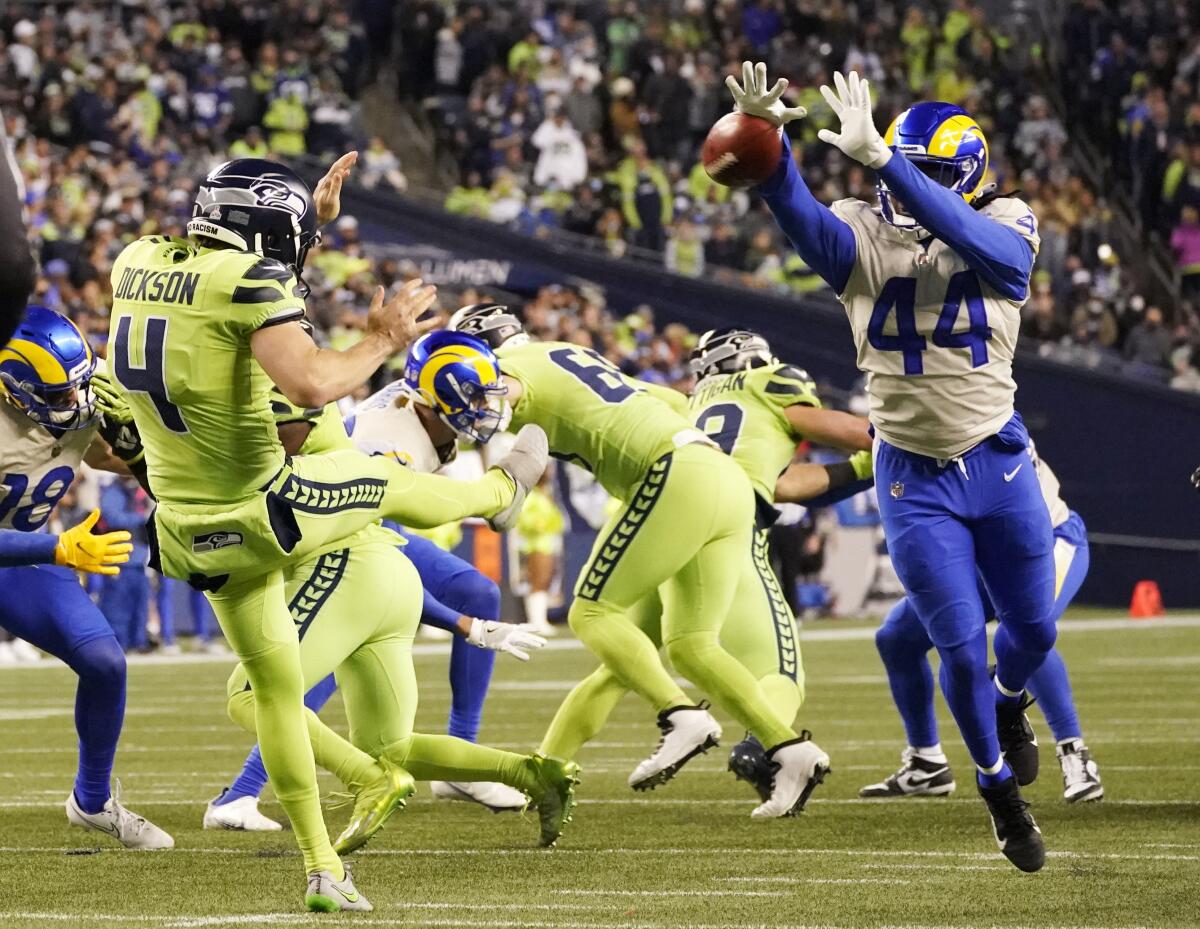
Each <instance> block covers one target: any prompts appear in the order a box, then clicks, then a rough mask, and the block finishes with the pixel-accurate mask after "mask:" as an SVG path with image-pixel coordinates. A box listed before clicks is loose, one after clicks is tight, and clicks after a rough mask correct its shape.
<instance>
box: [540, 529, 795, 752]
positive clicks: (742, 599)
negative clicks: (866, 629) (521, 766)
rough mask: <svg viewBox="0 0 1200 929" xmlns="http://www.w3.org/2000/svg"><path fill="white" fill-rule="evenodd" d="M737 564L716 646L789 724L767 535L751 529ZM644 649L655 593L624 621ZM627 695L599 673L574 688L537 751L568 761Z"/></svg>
mask: <svg viewBox="0 0 1200 929" xmlns="http://www.w3.org/2000/svg"><path fill="white" fill-rule="evenodd" d="M746 554H747V557H744V558H743V559H742V570H741V574H740V576H739V578H738V583H737V593H736V594H735V596H734V602H733V606H732V609H731V610H730V615H729V617H728V619H727V620H726V622H725V625H724V626H723V627H722V628H721V644H722V645H723V646H725V648H726V649H727V650H728V651H729V653H730V654H731V655H732V656H733V657H734V658H736V659H737V660H738V661H740V662H741V663H742V664H743V665H745V666H746V668H747V669H748V670H749V671H750V673H751V674H753V675H754V676H755V677H756V678H757V680H758V683H759V686H760V687H761V688H762V690H763V693H764V694H765V695H766V698H767V701H768V703H769V704H770V705H771V708H772V709H773V710H774V711H775V713H776V714H777V715H778V716H779V718H780V719H782V720H784V721H785V722H787V723H792V722H793V721H794V720H795V718H796V714H797V713H798V712H799V711H800V707H801V705H802V704H803V702H804V665H803V662H802V660H801V656H800V642H799V637H798V635H797V630H796V621H795V619H794V617H793V616H792V612H791V610H790V609H789V608H788V605H787V601H786V600H784V598H783V591H782V590H781V589H780V587H779V581H778V580H777V579H776V577H775V572H774V571H772V570H771V565H770V561H769V560H768V558H767V531H766V530H765V529H756V530H755V533H754V542H753V545H752V548H751V551H749V552H747V553H746ZM627 616H628V617H629V619H630V621H631V622H633V623H634V624H635V625H637V627H638V628H639V629H641V630H642V631H643V632H645V633H646V635H647V636H648V637H649V638H650V640H651V641H652V642H654V643H655V644H659V643H661V642H662V631H661V621H662V601H661V599H660V598H659V596H658V594H657V592H656V593H654V594H651V595H650V596H647V597H645V598H643V599H642V600H641V601H639V602H638V603H637V604H636V605H635V606H634V607H633V608H632V610H630V612H629V613H628V614H627ZM627 693H629V688H627V687H626V686H625V685H624V684H622V683H621V681H620V679H619V678H618V677H617V676H616V675H615V674H614V673H613V672H612V670H611V669H609V668H608V667H607V666H605V665H601V666H600V667H599V668H597V669H596V670H595V671H593V672H592V673H591V674H590V675H588V676H587V677H586V678H584V679H583V681H581V682H580V683H579V684H577V685H576V686H575V687H574V689H572V691H571V692H570V693H569V694H568V695H567V697H566V699H565V700H563V702H562V704H561V705H560V706H559V708H558V712H557V713H555V715H554V719H553V721H552V722H551V723H550V728H549V729H548V730H547V731H546V736H545V738H544V739H543V740H542V745H541V748H540V749H539V751H540V752H541V753H542V754H543V755H547V756H549V757H551V758H558V759H560V760H562V761H571V760H573V759H574V758H575V757H576V756H577V755H578V753H579V749H580V748H581V747H582V746H583V745H584V744H585V743H587V742H588V741H589V740H591V739H593V738H595V736H596V735H597V734H598V733H599V732H600V730H601V729H602V728H603V726H604V724H605V722H606V721H607V720H608V717H609V716H610V715H611V714H612V711H613V710H614V709H615V708H616V706H617V704H618V703H619V702H620V700H621V698H622V697H623V696H625V694H627Z"/></svg>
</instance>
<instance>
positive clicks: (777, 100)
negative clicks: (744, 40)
mask: <svg viewBox="0 0 1200 929" xmlns="http://www.w3.org/2000/svg"><path fill="white" fill-rule="evenodd" d="M725 86H726V87H728V88H729V92H730V93H731V94H732V95H733V105H734V109H736V110H738V111H740V112H742V113H745V114H747V115H748V116H757V117H759V118H760V119H765V120H766V121H767V122H769V123H770V124H771V125H773V126H782V125H784V124H786V123H790V122H791V121H792V120H793V119H803V118H804V117H805V116H807V115H808V110H806V109H805V108H804V107H802V106H785V105H784V102H783V100H782V97H783V93H784V91H785V90H787V89H788V82H787V78H783V77H781V78H780V79H779V80H777V81H776V82H775V85H774V86H773V87H772V88H771V89H770V90H767V66H766V64H764V63H763V62H761V61H760V62H759V63H758V64H751V63H750V62H749V61H743V62H742V83H741V84H739V83H738V81H737V78H736V77H734V76H733V75H732V74H731V75H729V76H728V77H727V78H725Z"/></svg>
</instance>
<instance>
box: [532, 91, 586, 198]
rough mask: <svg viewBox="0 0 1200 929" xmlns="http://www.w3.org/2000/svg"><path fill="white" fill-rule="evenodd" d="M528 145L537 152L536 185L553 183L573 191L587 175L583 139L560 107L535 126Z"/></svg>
mask: <svg viewBox="0 0 1200 929" xmlns="http://www.w3.org/2000/svg"><path fill="white" fill-rule="evenodd" d="M530 144H532V145H533V147H534V148H536V149H537V150H538V152H539V154H538V159H537V166H536V167H535V168H534V170H533V182H534V183H535V184H537V185H538V186H539V187H546V186H548V185H550V184H555V185H557V186H558V187H559V188H560V189H562V190H574V189H575V188H576V187H577V186H579V185H580V184H582V183H583V181H584V179H585V178H586V177H587V152H586V151H585V150H584V147H583V139H582V138H580V136H579V133H578V132H577V131H576V129H575V127H574V126H572V125H571V122H570V120H568V119H567V115H566V113H565V112H564V111H563V110H561V109H560V110H558V111H557V112H555V113H553V114H552V115H551V116H550V117H549V118H548V119H546V121H545V122H543V123H542V124H541V125H540V126H538V128H537V130H536V131H535V132H534V133H533V137H532V138H531V139H530Z"/></svg>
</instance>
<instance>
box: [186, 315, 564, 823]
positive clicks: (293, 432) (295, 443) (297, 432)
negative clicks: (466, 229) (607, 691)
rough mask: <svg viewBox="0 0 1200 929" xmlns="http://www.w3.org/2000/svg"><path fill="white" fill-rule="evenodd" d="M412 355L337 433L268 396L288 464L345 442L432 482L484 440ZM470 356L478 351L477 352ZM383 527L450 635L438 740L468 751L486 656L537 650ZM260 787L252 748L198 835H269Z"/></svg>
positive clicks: (481, 796) (475, 574) (487, 795)
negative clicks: (463, 445) (460, 742)
mask: <svg viewBox="0 0 1200 929" xmlns="http://www.w3.org/2000/svg"><path fill="white" fill-rule="evenodd" d="M468 340H469V341H470V342H472V343H474V340H473V339H471V337H470V336H463V335H460V334H457V333H445V334H442V333H436V334H434V336H431V337H430V338H429V339H427V340H425V341H423V342H419V343H417V346H418V347H420V346H428V345H432V344H441V343H445V342H450V343H453V342H455V341H468ZM418 347H414V349H413V351H412V352H411V353H410V358H409V364H408V366H407V369H406V376H405V378H404V379H402V380H398V381H395V382H394V383H392V384H389V385H388V386H387V387H385V388H383V389H382V390H380V391H379V392H378V393H376V394H374V395H372V396H371V397H369V398H367V399H366V400H365V401H363V403H362V404H360V405H359V406H358V407H357V408H356V409H355V411H354V413H353V414H352V415H351V416H349V417H347V418H346V420H345V423H344V425H343V421H342V418H341V414H340V413H339V412H338V409H337V406H336V405H335V404H330V405H329V406H327V407H325V408H323V409H309V410H306V409H302V408H299V407H296V406H295V405H293V404H290V403H288V401H287V400H286V398H284V397H283V395H282V394H280V393H278V392H275V393H272V396H271V405H272V409H273V410H274V412H275V421H276V424H277V425H278V427H279V431H280V439H281V440H282V441H283V444H284V448H285V449H286V450H287V452H288V453H289V454H296V453H298V452H299V451H300V449H301V448H303V449H304V451H305V452H310V453H311V452H314V451H320V450H323V449H324V447H325V445H326V443H328V442H330V441H331V440H332V441H339V440H340V441H342V442H345V441H346V435H347V433H348V434H349V441H350V442H353V444H354V445H355V446H356V447H357V448H358V449H359V450H360V451H363V452H366V453H367V454H371V455H387V456H390V457H393V458H396V459H398V460H399V461H401V462H403V463H404V464H406V465H407V466H408V467H410V468H413V469H414V470H417V471H421V472H425V473H432V472H434V471H436V470H438V468H440V467H441V466H442V465H444V464H447V463H448V462H449V461H450V460H451V459H452V458H453V457H454V455H455V453H456V450H457V447H458V440H459V437H460V435H461V436H462V437H464V438H466V439H468V440H477V441H484V442H486V441H487V440H488V439H490V438H491V435H492V432H494V431H495V430H494V428H493V429H492V430H491V431H489V432H487V433H486V434H483V433H478V432H475V431H473V430H474V427H473V426H471V425H468V424H467V423H466V421H465V420H460V419H458V418H456V417H454V415H453V414H452V413H449V414H448V413H446V412H445V411H444V410H443V409H442V407H441V406H439V403H440V400H439V399H438V398H437V397H432V396H429V395H428V391H422V389H421V387H420V384H419V383H418V380H419V373H420V370H421V357H420V355H421V352H420V351H418ZM479 347H480V348H481V349H484V350H486V346H482V345H481V346H479ZM489 354H490V353H489ZM497 424H498V423H497ZM331 436H335V437H336V438H333V439H331ZM384 525H386V526H387V527H388V528H389V529H392V530H393V531H395V532H397V533H399V534H400V535H401V536H403V537H404V538H405V540H406V543H407V544H406V545H405V546H404V549H403V551H404V554H405V556H407V558H408V559H409V560H410V561H411V562H412V563H413V566H414V567H415V568H416V569H417V573H418V574H419V575H420V578H421V584H422V586H423V587H424V603H423V606H422V613H421V622H422V623H425V624H426V625H429V626H434V627H437V628H440V629H444V630H446V631H448V632H450V633H452V634H453V635H454V639H453V642H452V644H451V647H450V669H449V670H450V691H451V703H450V720H449V725H448V728H447V731H448V733H449V734H450V735H452V736H456V737H458V738H460V739H465V740H466V741H468V742H474V741H476V739H477V737H478V735H479V726H480V723H481V719H482V715H483V703H484V700H485V698H486V697H487V691H488V684H489V683H490V681H491V677H492V666H493V665H494V663H495V659H496V652H497V651H504V652H508V653H509V654H511V655H513V656H514V657H515V658H518V659H521V660H525V659H527V658H528V651H527V649H531V648H540V647H541V646H542V645H544V644H545V640H544V639H542V638H541V637H540V636H537V635H535V634H533V633H532V632H530V631H529V630H528V627H526V626H518V625H514V624H510V623H503V622H500V588H499V587H497V586H496V583H495V582H494V581H492V580H491V579H490V578H488V577H485V576H484V575H483V574H481V573H480V572H479V571H478V570H476V568H475V567H474V566H473V565H471V564H469V563H468V562H466V561H464V560H463V559H462V558H459V557H458V556H456V555H454V554H452V553H450V552H447V551H444V550H442V549H440V548H438V546H436V545H435V544H434V543H432V542H430V541H429V540H428V539H425V538H423V537H421V536H419V535H416V534H414V533H410V532H407V531H405V530H404V529H402V528H401V527H400V526H398V525H396V524H395V523H392V522H385V523H384ZM336 689H337V684H336V682H335V681H334V678H333V676H332V675H330V676H329V677H328V678H326V679H325V680H323V681H322V682H321V683H320V684H318V685H317V686H316V687H314V688H312V690H310V691H309V692H308V694H306V695H305V698H304V704H305V706H307V707H308V708H309V709H311V710H312V711H313V712H314V713H319V712H320V710H321V708H322V707H323V706H324V705H325V703H326V702H328V700H329V698H330V697H332V696H333V693H334V691H335V690H336ZM266 783H267V772H266V770H265V769H264V767H263V764H262V758H261V757H260V755H259V750H258V747H257V746H255V747H254V749H252V750H251V752H250V755H249V756H248V757H247V758H246V762H245V764H244V765H243V767H242V771H241V773H240V774H239V775H238V776H237V777H236V778H235V779H234V781H233V782H232V784H230V786H229V787H228V788H226V789H225V790H223V791H222V792H221V795H220V796H219V797H217V798H216V799H214V800H213V801H212V802H211V803H210V804H209V805H208V808H207V809H206V811H205V814H204V827H205V828H206V829H241V830H247V831H274V830H277V829H279V828H280V825H279V823H277V822H275V821H274V820H273V819H271V818H270V817H268V816H265V815H263V813H262V812H260V811H259V809H258V798H259V795H260V794H261V793H262V790H263V788H264V787H265V786H266ZM430 787H431V789H432V791H433V794H434V796H437V797H442V798H444V799H450V800H469V801H474V802H476V803H479V804H480V805H482V806H484V807H486V808H487V809H489V810H491V811H492V812H495V813H499V812H503V811H519V810H522V809H524V808H525V806H526V805H527V803H528V800H527V798H526V797H525V795H524V794H523V793H521V792H520V791H519V790H516V789H514V788H512V787H509V786H508V785H506V784H501V783H497V782H492V781H461V782H460V781H453V782H451V781H433V782H432V783H431V785H430Z"/></svg>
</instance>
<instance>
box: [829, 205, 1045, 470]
mask: <svg viewBox="0 0 1200 929" xmlns="http://www.w3.org/2000/svg"><path fill="white" fill-rule="evenodd" d="M832 209H833V212H834V214H835V215H836V216H838V217H839V218H840V219H842V220H843V221H845V222H846V223H847V225H849V226H850V229H851V230H852V231H853V233H854V240H855V245H856V250H857V258H856V261H855V263H854V268H853V270H852V271H851V273H850V277H849V279H848V280H847V282H846V288H845V290H844V291H843V293H842V294H840V295H839V299H840V300H841V302H842V304H843V305H844V306H845V308H846V313H847V315H848V316H849V318H850V326H851V329H852V330H853V335H854V344H855V346H856V348H857V349H858V367H859V369H860V370H862V371H864V372H865V373H866V375H867V393H868V396H869V398H870V403H871V412H870V418H871V423H872V425H873V426H874V427H875V432H876V434H877V435H878V436H879V437H880V438H881V439H883V440H884V441H885V442H887V443H889V444H890V445H894V446H896V447H897V448H901V449H904V450H905V451H909V452H914V453H915V454H918V455H927V456H929V457H930V458H938V459H949V458H954V457H956V456H958V455H961V454H962V453H963V452H965V451H967V450H968V449H970V448H972V447H973V446H975V445H977V444H978V443H979V442H981V441H982V440H983V439H986V438H987V437H988V436H990V435H994V434H995V433H996V432H998V431H999V430H1000V429H1001V427H1003V426H1004V424H1005V423H1006V422H1008V420H1009V419H1010V418H1011V417H1012V415H1013V396H1014V394H1015V393H1016V389H1017V385H1016V382H1015V381H1014V380H1013V376H1012V361H1013V352H1014V350H1015V348H1016V344H1017V333H1018V330H1019V329H1020V325H1021V316H1020V309H1021V306H1022V304H1023V303H1024V302H1025V301H1024V299H1021V300H1012V299H1009V298H1008V297H1005V296H1003V295H1002V294H1000V293H998V292H997V291H996V290H994V289H993V288H992V287H990V286H989V285H988V284H987V283H986V282H985V281H984V280H983V279H982V278H981V277H980V276H979V275H978V274H976V273H975V272H974V271H972V270H971V269H970V268H969V267H968V266H967V263H966V262H965V261H964V260H963V259H962V257H961V256H959V255H958V254H957V253H956V252H955V251H954V250H953V249H952V248H951V247H950V246H949V245H947V244H946V243H944V242H942V241H940V240H938V239H929V238H925V239H924V240H922V239H921V238H920V233H915V232H913V231H904V230H901V229H897V228H896V227H895V226H892V225H891V224H890V223H888V222H887V221H886V220H884V218H883V217H882V216H881V215H880V213H879V211H878V209H876V208H874V207H872V206H871V205H870V204H868V203H865V202H863V201H862V200H855V199H848V200H839V201H838V202H837V203H835V204H834V205H833V207H832ZM979 212H980V213H981V214H982V215H984V216H987V217H988V218H989V219H992V220H994V221H996V222H997V223H998V224H1000V225H1002V226H1006V227H1008V228H1011V229H1013V230H1015V231H1016V232H1017V233H1019V234H1020V235H1021V237H1022V238H1024V239H1025V241H1026V242H1028V243H1029V245H1030V247H1031V248H1032V249H1033V251H1034V254H1035V255H1036V254H1037V250H1038V245H1039V241H1040V240H1039V238H1038V233H1037V220H1036V219H1035V218H1034V216H1033V213H1032V212H1030V210H1029V207H1028V206H1026V205H1025V204H1024V203H1023V202H1021V201H1020V200H1017V199H1015V198H1012V197H1000V198H997V199H995V200H992V201H991V202H990V203H988V204H987V205H985V206H983V207H982V208H981V209H980V210H979Z"/></svg>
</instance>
